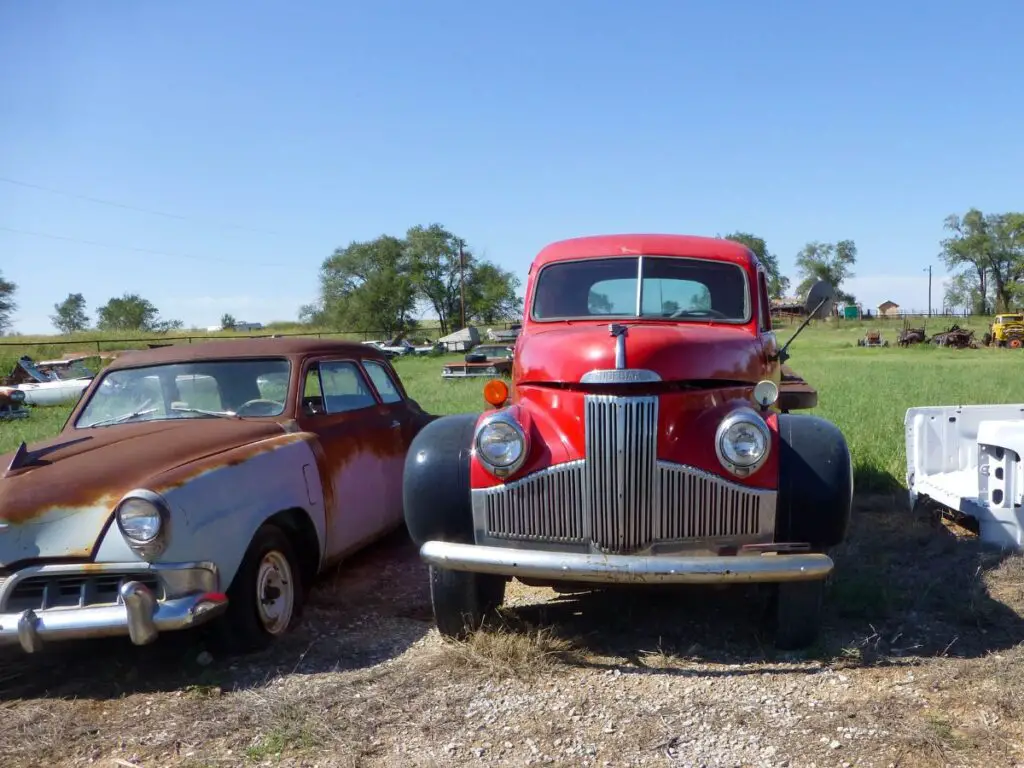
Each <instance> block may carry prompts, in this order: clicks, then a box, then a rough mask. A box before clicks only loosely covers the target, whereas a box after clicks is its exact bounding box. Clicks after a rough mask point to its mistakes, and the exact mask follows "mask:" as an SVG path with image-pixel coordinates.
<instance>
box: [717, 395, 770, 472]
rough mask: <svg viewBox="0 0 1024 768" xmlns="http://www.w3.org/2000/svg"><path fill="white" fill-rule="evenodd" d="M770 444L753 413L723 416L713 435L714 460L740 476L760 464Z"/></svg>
mask: <svg viewBox="0 0 1024 768" xmlns="http://www.w3.org/2000/svg"><path fill="white" fill-rule="evenodd" d="M771 445H772V436H771V432H770V431H769V430H768V425H767V424H766V423H765V421H764V419H762V418H761V417H760V416H759V415H758V414H757V413H756V412H754V411H753V410H752V409H747V408H742V409H740V410H737V411H733V412H732V413H731V414H729V415H728V416H726V417H725V418H724V419H723V420H722V423H721V424H719V425H718V431H717V433H716V434H715V451H716V453H717V454H718V460H719V461H720V462H721V463H722V466H723V467H725V468H726V469H728V470H729V471H730V472H732V473H733V474H735V475H739V476H741V477H742V476H745V475H749V474H750V473H751V472H753V471H754V470H756V469H757V468H758V467H759V466H760V465H761V464H762V463H764V460H765V459H766V458H767V457H768V452H769V450H770V449H771Z"/></svg>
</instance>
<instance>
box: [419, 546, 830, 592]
mask: <svg viewBox="0 0 1024 768" xmlns="http://www.w3.org/2000/svg"><path fill="white" fill-rule="evenodd" d="M420 556H421V557H422V558H423V559H424V560H425V561H426V562H428V563H430V564H431V565H435V566H437V567H438V568H447V569H449V570H452V571H472V572H474V573H493V574H499V575H502V576H517V577H518V576H521V577H525V578H534V579H551V580H553V581H562V580H564V581H585V582H597V583H606V584H627V583H637V584H730V583H733V584H737V583H738V584H744V583H745V584H750V583H756V582H769V583H770V582H782V581H813V580H816V579H824V578H825V577H826V576H828V575H829V574H830V573H831V572H832V569H833V567H834V564H833V562H832V559H831V558H830V557H829V556H828V555H824V554H817V553H796V554H754V555H735V556H699V557H696V556H686V555H657V556H648V555H602V554H589V553H576V552H545V551H541V550H535V549H512V548H510V547H489V546H482V545H479V544H456V543H452V542H447V541H428V542H425V543H424V544H423V546H422V547H420Z"/></svg>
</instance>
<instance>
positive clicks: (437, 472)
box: [402, 413, 480, 546]
mask: <svg viewBox="0 0 1024 768" xmlns="http://www.w3.org/2000/svg"><path fill="white" fill-rule="evenodd" d="M479 418H480V414H479V413H459V414H455V415H452V416H442V417H440V418H437V419H434V420H433V421H431V422H430V423H428V424H426V425H425V426H424V427H423V429H421V430H420V431H419V433H418V434H417V435H416V437H415V438H414V439H413V441H412V443H411V444H410V446H409V452H408V453H407V454H406V457H405V469H404V471H403V476H402V501H403V507H404V510H405V524H406V527H407V528H408V530H409V535H410V536H411V537H412V540H413V541H414V542H416V544H417V546H419V545H422V544H423V543H424V542H425V541H430V540H432V539H433V540H437V539H440V540H443V541H458V542H464V543H469V542H472V541H473V508H472V503H471V501H470V495H469V459H470V454H471V453H472V449H473V432H474V430H475V429H476V425H477V421H478V420H479Z"/></svg>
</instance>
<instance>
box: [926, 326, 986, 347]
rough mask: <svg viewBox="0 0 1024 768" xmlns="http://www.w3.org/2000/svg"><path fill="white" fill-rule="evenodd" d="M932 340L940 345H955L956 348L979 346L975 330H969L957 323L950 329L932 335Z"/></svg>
mask: <svg viewBox="0 0 1024 768" xmlns="http://www.w3.org/2000/svg"><path fill="white" fill-rule="evenodd" d="M931 342H932V344H936V345H938V346H940V347H954V348H956V349H977V348H978V342H977V341H975V340H974V331H969V330H967V329H966V328H961V327H960V326H959V325H955V324H954V325H952V326H951V327H950V328H949V329H948V330H945V331H942V332H941V333H936V334H935V335H934V336H932V338H931Z"/></svg>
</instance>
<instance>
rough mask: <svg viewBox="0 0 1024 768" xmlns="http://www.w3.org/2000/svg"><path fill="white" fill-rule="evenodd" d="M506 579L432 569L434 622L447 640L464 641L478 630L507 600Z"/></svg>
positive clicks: (431, 567)
mask: <svg viewBox="0 0 1024 768" xmlns="http://www.w3.org/2000/svg"><path fill="white" fill-rule="evenodd" d="M505 583H506V582H505V579H504V578H502V577H500V576H494V575H492V574H488V573H471V572H468V571H451V570H448V569H446V568H438V567H437V566H434V565H431V566H430V601H431V603H432V604H433V607H434V621H435V623H436V624H437V629H438V631H439V632H440V633H441V634H442V635H444V636H445V637H450V638H453V639H456V640H462V639H464V638H465V637H466V636H467V635H469V634H470V633H472V632H475V631H476V630H477V629H479V628H480V627H481V626H482V625H483V623H484V620H485V619H486V618H487V617H488V616H489V615H490V614H491V613H493V612H494V611H496V610H497V609H498V607H499V606H500V605H501V604H502V602H504V600H505Z"/></svg>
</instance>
